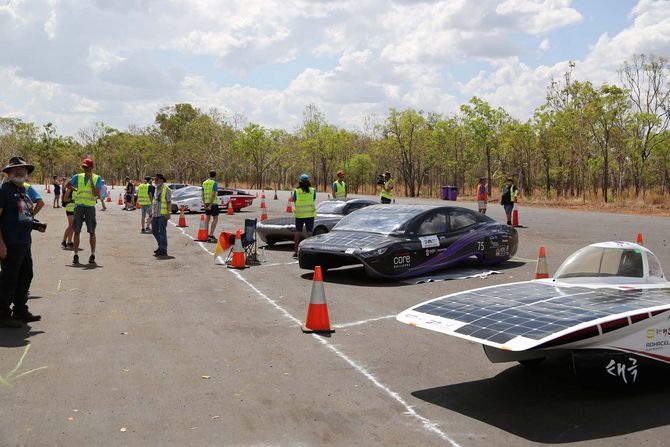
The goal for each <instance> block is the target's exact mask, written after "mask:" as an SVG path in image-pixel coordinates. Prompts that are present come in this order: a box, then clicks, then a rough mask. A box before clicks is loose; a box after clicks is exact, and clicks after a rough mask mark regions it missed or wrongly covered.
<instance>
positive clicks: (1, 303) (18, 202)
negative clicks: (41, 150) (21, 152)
mask: <svg viewBox="0 0 670 447" xmlns="http://www.w3.org/2000/svg"><path fill="white" fill-rule="evenodd" d="M34 170H35V167H34V166H33V165H31V164H28V163H26V161H25V160H24V159H23V158H21V157H12V159H11V160H10V162H9V164H8V165H7V166H6V167H5V168H4V169H3V170H2V172H4V173H5V174H7V176H8V177H9V181H7V182H4V183H3V184H2V187H0V268H1V269H2V271H1V272H0V327H8V328H18V327H21V326H22V323H29V322H32V321H39V320H40V319H41V317H40V316H39V315H33V314H32V313H30V311H28V290H29V289H30V283H31V282H32V279H33V259H32V254H31V245H32V238H31V231H32V230H33V225H34V223H35V222H34V219H33V214H32V201H31V200H30V197H28V193H27V192H26V188H25V187H24V186H23V184H24V182H25V181H26V178H27V177H28V175H29V174H30V173H31V172H33V171H34ZM38 230H39V231H44V228H42V227H40V228H38ZM12 304H13V305H14V307H13V309H12V310H10V306H11V305H12Z"/></svg>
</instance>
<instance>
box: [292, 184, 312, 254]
mask: <svg viewBox="0 0 670 447" xmlns="http://www.w3.org/2000/svg"><path fill="white" fill-rule="evenodd" d="M315 202H316V189H315V188H313V187H312V184H311V182H310V179H309V175H307V174H302V175H301V176H300V180H299V182H298V187H297V188H296V189H295V190H294V191H293V204H294V205H295V206H294V208H293V216H294V217H295V238H294V241H293V247H294V252H293V257H294V258H297V257H298V245H300V241H301V240H302V230H303V228H304V229H305V230H306V231H307V237H311V236H312V230H314V218H315V217H316V206H315Z"/></svg>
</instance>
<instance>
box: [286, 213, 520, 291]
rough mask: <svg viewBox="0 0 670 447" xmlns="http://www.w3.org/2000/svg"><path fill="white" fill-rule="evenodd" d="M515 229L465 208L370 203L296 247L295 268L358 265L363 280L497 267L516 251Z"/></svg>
mask: <svg viewBox="0 0 670 447" xmlns="http://www.w3.org/2000/svg"><path fill="white" fill-rule="evenodd" d="M518 242H519V237H518V234H517V231H516V229H514V228H513V227H511V226H509V225H504V224H500V223H498V222H496V221H495V220H493V219H491V218H490V217H488V216H485V215H483V214H480V213H476V212H474V211H471V210H469V209H466V208H461V207H455V206H428V205H374V206H368V207H366V208H363V209H362V210H360V211H357V212H355V213H353V214H350V215H348V216H346V217H344V218H343V219H342V220H341V221H340V222H339V223H338V224H337V225H335V227H334V228H333V230H332V231H331V232H330V233H327V234H322V235H320V236H316V237H313V238H309V239H306V240H304V241H303V242H301V243H300V246H299V251H298V259H299V261H300V267H302V268H304V269H313V268H314V267H315V266H317V265H318V266H321V268H322V269H332V268H338V267H343V266H347V265H356V264H360V265H363V266H364V267H365V271H366V273H367V274H368V275H369V276H372V277H377V278H388V279H394V278H398V279H399V278H407V277H412V276H419V275H424V274H427V273H430V272H433V271H436V270H440V269H444V268H445V267H448V266H450V265H452V264H455V263H457V262H459V261H462V260H464V259H466V258H471V257H475V258H477V259H478V260H479V261H480V262H481V263H482V264H488V265H493V264H499V263H502V262H504V261H506V260H508V259H510V258H511V257H512V256H514V254H515V253H516V250H517V246H518Z"/></svg>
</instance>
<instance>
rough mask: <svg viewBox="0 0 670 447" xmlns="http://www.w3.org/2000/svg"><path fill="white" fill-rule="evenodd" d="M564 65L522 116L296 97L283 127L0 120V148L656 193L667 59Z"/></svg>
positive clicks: (103, 168)
mask: <svg viewBox="0 0 670 447" xmlns="http://www.w3.org/2000/svg"><path fill="white" fill-rule="evenodd" d="M574 66H575V65H574V63H570V65H569V69H568V71H567V72H566V73H565V74H564V76H563V77H562V78H561V79H552V81H551V82H550V84H549V85H548V86H547V94H546V97H545V98H544V102H543V103H542V104H541V105H540V106H539V107H538V108H537V109H536V110H535V113H534V115H533V116H532V117H531V118H530V119H528V120H526V121H521V120H519V119H516V118H514V117H512V116H511V115H510V114H509V113H507V112H506V111H505V110H504V109H503V108H500V107H498V108H495V107H492V106H491V105H490V104H489V103H487V102H486V101H484V100H482V99H480V98H478V97H473V98H471V99H470V101H468V102H467V103H466V104H463V105H462V106H461V107H460V110H459V111H458V113H455V114H442V113H437V112H425V111H420V110H414V109H411V108H408V109H405V110H396V109H390V110H389V111H388V113H387V114H386V115H385V116H383V117H380V116H369V117H367V118H366V119H365V120H364V122H362V123H361V126H360V129H358V130H348V129H344V128H341V127H338V126H336V125H333V124H331V123H328V121H327V120H326V118H325V116H324V115H323V113H322V112H321V111H320V110H319V109H318V108H317V107H316V106H315V105H314V104H309V105H307V106H306V107H305V110H304V112H303V117H302V122H301V123H300V124H299V125H298V127H297V128H296V129H295V130H294V131H292V132H289V131H286V130H283V129H271V128H267V127H264V126H262V125H260V124H256V123H251V122H248V121H247V120H246V118H244V117H243V116H241V115H233V116H225V115H223V114H222V113H220V112H219V111H218V110H216V109H211V110H207V111H203V110H200V109H198V108H196V107H194V106H192V105H191V104H175V105H173V106H169V107H164V108H162V109H160V110H159V111H158V112H157V113H156V115H155V119H154V123H153V124H152V125H150V126H147V127H136V126H130V127H129V128H128V129H126V130H119V129H114V128H111V127H109V126H107V125H105V124H104V123H98V124H96V125H95V126H93V127H90V128H85V129H81V130H79V131H78V132H77V133H76V134H75V135H73V136H64V135H59V134H58V132H57V129H56V128H55V126H54V125H53V124H51V123H47V124H44V125H42V126H41V127H40V126H38V125H36V124H34V123H29V122H24V121H22V120H20V119H17V118H8V117H4V118H2V117H0V156H1V158H2V160H8V159H9V157H10V156H13V155H22V156H24V157H26V158H27V159H29V160H30V161H31V162H32V163H34V164H35V165H36V166H37V170H36V172H35V174H34V175H35V177H36V180H38V181H39V180H40V179H44V178H49V177H50V176H52V175H68V174H71V173H73V172H75V171H76V170H77V166H78V165H79V162H80V160H81V159H82V158H84V157H91V158H93V159H94V160H95V161H96V172H98V173H100V174H101V175H103V176H104V177H105V178H107V179H110V180H112V179H116V181H117V182H118V180H119V179H123V178H124V177H125V176H130V177H131V178H134V179H140V178H142V177H144V176H145V175H151V174H153V173H155V172H162V173H164V174H165V175H166V176H168V177H170V178H171V179H173V180H175V181H180V182H200V181H202V180H203V179H204V178H206V177H207V176H208V174H207V173H208V171H209V170H210V169H215V170H217V171H218V172H219V177H220V179H221V180H222V182H223V183H224V184H226V185H230V186H238V185H242V186H247V187H250V188H266V189H286V188H290V187H292V186H294V185H295V183H296V180H297V178H298V176H299V175H300V174H301V173H303V172H306V173H308V174H310V175H311V176H312V178H313V182H312V183H313V184H315V185H317V186H318V188H319V189H321V190H328V189H329V185H330V183H331V182H332V181H333V179H334V177H335V172H336V171H337V170H339V169H343V170H344V171H345V172H346V179H347V183H348V185H349V190H350V191H351V192H353V193H373V192H375V191H376V175H377V174H378V173H381V172H384V171H391V172H392V173H393V176H394V178H395V179H396V184H397V185H398V187H399V189H400V191H401V192H402V193H404V194H405V195H407V196H410V197H417V196H423V197H429V196H436V195H438V193H439V188H440V186H443V185H452V186H457V187H459V188H460V189H461V191H462V192H465V193H471V192H472V191H473V190H474V185H475V184H476V183H477V181H478V179H479V178H481V177H485V178H487V179H488V182H489V185H491V186H492V189H493V190H494V192H495V191H496V189H497V188H498V187H499V186H500V185H502V183H503V182H504V180H505V178H507V177H508V176H512V177H513V178H514V179H515V181H516V182H517V184H518V186H519V190H520V194H521V195H522V196H536V197H537V196H539V197H543V198H550V199H552V198H561V197H565V198H570V197H583V199H584V200H603V201H605V202H607V201H608V200H611V199H612V198H613V197H614V198H620V197H645V196H646V195H647V194H649V193H655V194H663V195H665V194H667V193H668V192H670V131H669V130H668V124H669V123H670V68H669V65H668V61H667V60H666V59H665V58H662V57H658V56H654V55H644V54H640V55H635V56H634V57H633V58H632V59H631V60H630V61H627V62H625V63H624V64H623V65H622V66H621V68H620V70H619V71H618V82H617V83H613V84H602V85H594V84H592V83H591V82H589V81H588V80H577V79H574V77H573V69H574ZM398 187H397V188H396V189H398Z"/></svg>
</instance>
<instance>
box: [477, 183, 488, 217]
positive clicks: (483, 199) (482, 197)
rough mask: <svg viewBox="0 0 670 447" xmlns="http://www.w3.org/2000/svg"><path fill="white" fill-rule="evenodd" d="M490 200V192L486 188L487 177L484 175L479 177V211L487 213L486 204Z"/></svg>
mask: <svg viewBox="0 0 670 447" xmlns="http://www.w3.org/2000/svg"><path fill="white" fill-rule="evenodd" d="M488 201H489V193H488V190H487V189H486V179H485V178H484V177H482V178H480V179H479V183H477V207H478V208H479V212H480V213H482V214H486V204H487V202H488Z"/></svg>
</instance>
